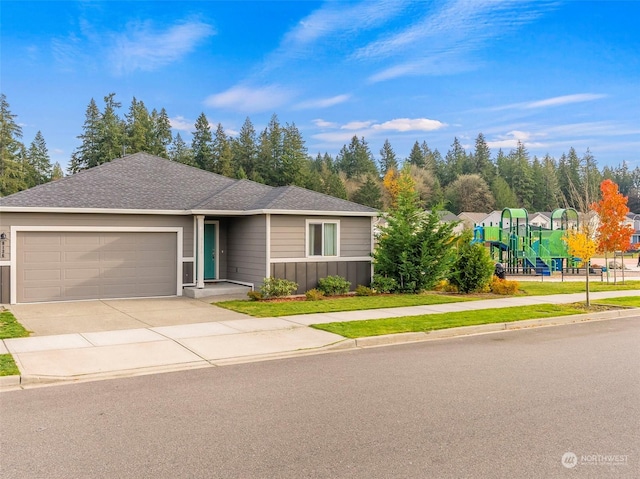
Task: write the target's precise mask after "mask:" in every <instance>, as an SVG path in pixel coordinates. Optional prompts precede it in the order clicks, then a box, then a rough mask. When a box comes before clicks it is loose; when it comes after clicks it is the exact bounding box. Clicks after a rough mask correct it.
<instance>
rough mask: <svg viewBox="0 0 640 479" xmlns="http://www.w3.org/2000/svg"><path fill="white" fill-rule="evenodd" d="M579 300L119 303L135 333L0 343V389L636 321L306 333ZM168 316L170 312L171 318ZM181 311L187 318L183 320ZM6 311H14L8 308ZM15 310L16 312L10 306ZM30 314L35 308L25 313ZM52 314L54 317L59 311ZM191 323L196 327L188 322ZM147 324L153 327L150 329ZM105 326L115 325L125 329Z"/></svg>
mask: <svg viewBox="0 0 640 479" xmlns="http://www.w3.org/2000/svg"><path fill="white" fill-rule="evenodd" d="M638 295H640V291H638V290H632V291H610V292H602V293H591V298H592V299H594V300H595V299H605V298H610V297H621V296H638ZM584 298H585V295H584V293H577V294H563V295H550V296H528V297H508V298H501V299H490V300H482V301H468V302H460V303H449V304H441V305H428V306H411V307H403V308H388V309H374V310H365V311H348V312H338V313H321V314H307V315H297V316H286V317H280V318H251V317H249V316H246V315H242V314H239V313H233V312H230V311H226V310H222V309H221V308H218V307H216V306H211V305H208V304H206V303H202V304H201V305H198V304H197V302H195V303H193V304H191V303H188V306H185V305H184V304H182V307H181V308H178V307H177V304H178V302H177V301H175V300H174V301H165V302H163V301H160V302H159V303H158V308H157V309H156V310H155V314H154V313H153V311H149V310H144V308H142V305H143V304H144V303H142V302H138V303H136V302H135V300H121V301H120V302H119V303H122V304H118V307H119V308H120V309H122V310H124V311H127V313H126V315H127V316H130V318H129V319H128V320H127V321H129V320H130V321H136V322H137V323H135V324H136V325H137V327H133V328H130V329H127V328H124V329H122V328H121V329H115V330H111V331H87V332H82V333H77V332H73V333H68V334H56V335H43V336H32V337H28V338H16V339H6V340H4V341H2V342H0V354H3V353H7V352H8V353H11V354H12V355H13V357H14V359H15V361H16V363H17V365H18V368H19V369H20V371H21V376H8V377H4V378H0V388H5V389H6V388H17V387H29V386H30V385H39V384H43V383H52V382H61V381H62V382H70V381H80V380H94V379H100V378H107V377H119V376H132V375H137V374H148V373H153V372H161V371H176V370H183V369H189V368H199V367H210V366H217V365H224V364H230V363H239V362H247V361H254V360H259V359H269V358H281V357H287V356H291V355H300V354H311V353H314V354H315V353H318V352H322V351H328V350H337V349H348V348H355V347H363V346H370V345H379V344H388V343H393V342H406V341H416V340H420V339H428V337H434V338H435V337H447V336H448V337H450V336H452V335H456V334H473V333H478V332H489V331H496V330H500V329H507V328H508V327H509V328H513V327H516V328H521V327H527V326H529V327H530V326H532V325H541V324H561V323H567V322H577V321H583V320H585V319H597V318H604V317H620V316H622V315H625V314H627V315H629V316H631V315H637V314H638V312H637V310H632V311H630V312H626V313H625V312H622V313H621V312H618V311H614V312H608V313H594V314H588V315H578V316H568V317H563V318H550V319H547V320H534V321H528V322H516V323H509V326H507V325H506V324H502V323H500V324H492V325H483V326H474V327H470V328H456V329H455V330H443V331H442V332H438V333H437V334H434V333H428V334H427V333H408V334H406V335H393V336H391V337H376V338H370V340H368V341H367V340H357V341H355V340H347V339H345V338H343V337H342V336H339V335H336V334H332V333H328V332H325V331H320V330H317V329H313V328H310V327H308V326H309V325H311V324H320V323H329V322H340V321H357V320H367V319H380V318H390V317H400V316H412V315H420V314H443V313H448V312H455V311H469V310H480V309H488V308H506V307H512V306H527V305H536V304H544V303H547V304H563V303H572V302H578V301H583V300H584ZM190 301H195V300H190ZM104 303H109V302H104ZM78 304H80V307H81V308H86V305H84V306H83V305H82V304H81V303H78ZM30 306H33V305H30ZM51 307H53V311H52V314H55V311H56V310H55V305H47V308H51ZM107 307H110V308H113V305H111V306H109V305H107ZM172 308H174V309H173V310H172ZM185 308H186V311H188V313H185ZM211 308H214V309H211ZM11 309H14V307H13V306H12V307H11ZM17 309H20V307H19V306H18V307H17ZM23 309H25V310H26V309H28V308H23ZM36 309H37V306H36V308H34V309H32V311H35V310H36ZM60 311H62V308H61V307H60ZM99 311H106V310H105V309H104V305H103V306H101V305H96V304H92V305H90V306H89V307H88V311H87V310H86V309H85V315H87V314H89V315H91V314H100V313H99ZM612 313H614V314H612ZM24 314H26V311H22V312H20V311H18V310H16V316H18V317H19V319H20V320H21V321H22V317H21V315H24ZM136 314H138V315H141V318H142V319H140V318H136ZM172 314H174V315H175V314H178V315H182V316H181V317H178V318H177V321H178V322H179V324H175V322H174V323H173V324H172V325H170V326H169V325H163V324H162V323H163V322H166V321H168V320H167V319H166V318H168V317H170V316H171V315H172ZM190 315H191V316H190ZM34 316H35V315H34ZM190 317H191V318H193V321H191V322H190V321H189V318H190ZM163 318H165V319H163ZM213 318H215V319H213ZM76 319H77V318H76ZM103 319H104V318H103ZM196 320H198V321H200V322H196ZM123 321H124V320H123ZM153 322H156V324H155V325H154V324H151V323H153ZM27 323H28V321H27ZM157 323H160V324H157ZM524 323H526V324H524ZM112 324H118V325H122V324H125V323H123V322H116V323H112Z"/></svg>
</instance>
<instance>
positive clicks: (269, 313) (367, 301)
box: [215, 293, 486, 318]
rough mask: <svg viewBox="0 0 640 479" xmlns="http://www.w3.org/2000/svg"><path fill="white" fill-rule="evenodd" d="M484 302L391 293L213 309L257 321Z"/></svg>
mask: <svg viewBox="0 0 640 479" xmlns="http://www.w3.org/2000/svg"><path fill="white" fill-rule="evenodd" d="M478 299H486V298H483V297H474V296H463V295H455V294H454V295H446V294H441V293H424V294H393V295H380V296H351V297H348V298H335V299H323V300H320V301H283V302H270V301H246V300H243V301H237V300H236V301H221V302H219V303H215V305H216V306H221V307H223V308H227V309H230V310H232V311H237V312H239V313H245V314H249V315H251V316H255V317H257V318H268V317H274V316H291V315H293V314H311V313H330V312H336V311H363V310H367V309H378V308H398V307H403V306H423V305H431V304H446V303H459V302H462V301H474V300H478Z"/></svg>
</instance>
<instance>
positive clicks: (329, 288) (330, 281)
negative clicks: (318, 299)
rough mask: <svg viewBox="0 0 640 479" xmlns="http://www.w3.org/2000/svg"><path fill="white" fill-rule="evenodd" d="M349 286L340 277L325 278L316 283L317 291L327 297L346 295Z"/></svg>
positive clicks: (349, 284)
mask: <svg viewBox="0 0 640 479" xmlns="http://www.w3.org/2000/svg"><path fill="white" fill-rule="evenodd" d="M350 286H351V283H350V282H349V281H347V280H346V279H344V278H343V277H342V276H327V277H326V278H321V279H320V280H319V281H318V289H319V290H320V291H322V292H323V293H324V294H326V295H327V296H335V295H337V294H345V293H348V292H349V287H350Z"/></svg>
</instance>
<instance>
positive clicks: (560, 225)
mask: <svg viewBox="0 0 640 479" xmlns="http://www.w3.org/2000/svg"><path fill="white" fill-rule="evenodd" d="M550 226H551V228H550V229H547V228H542V227H540V226H532V225H530V224H529V215H528V213H527V210H526V209H524V208H505V209H504V210H502V215H501V216H500V223H499V224H498V225H496V226H493V225H492V224H490V225H489V226H475V227H474V230H473V240H472V243H482V244H484V245H486V246H488V247H489V250H490V252H491V257H492V258H493V259H494V260H495V261H499V262H500V263H502V264H503V266H504V267H505V269H506V270H507V272H508V273H510V274H536V275H539V276H540V275H541V276H550V275H551V273H553V272H555V271H568V270H569V269H575V268H576V267H577V264H576V258H573V257H572V256H571V255H570V254H569V253H568V251H567V245H566V243H565V242H564V241H563V240H562V238H563V236H564V235H565V232H566V231H567V230H568V229H574V228H576V229H577V228H578V212H577V211H576V210H575V209H573V208H559V209H556V210H554V211H553V212H552V213H551V224H550Z"/></svg>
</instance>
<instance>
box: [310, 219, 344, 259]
mask: <svg viewBox="0 0 640 479" xmlns="http://www.w3.org/2000/svg"><path fill="white" fill-rule="evenodd" d="M307 238H308V242H307V244H308V250H307V251H308V256H338V223H337V222H324V221H323V222H317V223H308V226H307Z"/></svg>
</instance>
